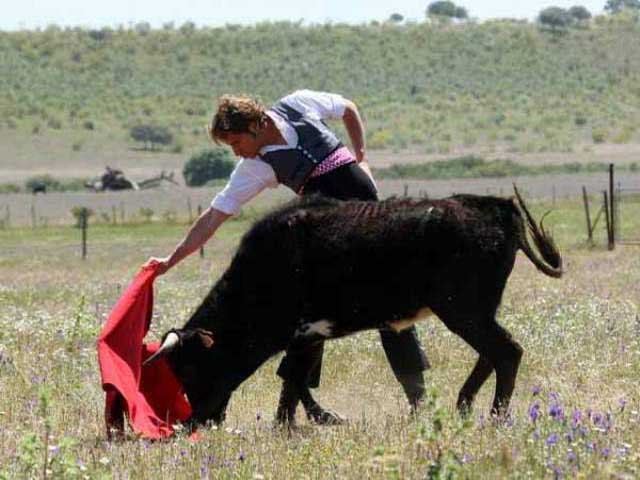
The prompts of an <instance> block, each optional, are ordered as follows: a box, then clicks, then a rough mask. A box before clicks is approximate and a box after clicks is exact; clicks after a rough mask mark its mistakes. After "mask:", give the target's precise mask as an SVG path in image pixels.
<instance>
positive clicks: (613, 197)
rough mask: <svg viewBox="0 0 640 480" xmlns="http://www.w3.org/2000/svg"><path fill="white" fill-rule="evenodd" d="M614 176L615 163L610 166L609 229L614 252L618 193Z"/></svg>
mask: <svg viewBox="0 0 640 480" xmlns="http://www.w3.org/2000/svg"><path fill="white" fill-rule="evenodd" d="M613 174H614V165H613V163H610V164H609V215H610V220H609V229H610V230H611V234H610V237H611V239H610V240H609V242H610V246H609V250H613V249H614V248H615V246H616V215H615V211H616V193H615V191H614V185H613Z"/></svg>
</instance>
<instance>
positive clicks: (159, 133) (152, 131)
mask: <svg viewBox="0 0 640 480" xmlns="http://www.w3.org/2000/svg"><path fill="white" fill-rule="evenodd" d="M129 135H130V136H131V138H133V139H134V140H135V141H137V142H143V143H144V149H145V150H148V149H151V150H154V149H155V146H156V144H159V145H169V144H170V143H171V142H172V141H173V135H172V134H171V132H170V131H169V129H168V128H167V127H161V126H158V125H135V126H133V127H131V130H129Z"/></svg>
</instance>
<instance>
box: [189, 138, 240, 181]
mask: <svg viewBox="0 0 640 480" xmlns="http://www.w3.org/2000/svg"><path fill="white" fill-rule="evenodd" d="M234 166H235V164H234V161H233V157H232V156H231V153H230V152H229V151H228V150H227V149H225V148H215V149H211V150H204V151H202V152H200V153H197V154H195V155H193V156H192V157H191V158H190V159H189V160H188V161H187V163H185V165H184V168H183V169H182V175H183V176H184V181H185V183H186V184H187V185H188V186H190V187H199V186H202V185H204V184H205V183H207V182H208V181H209V180H213V179H216V178H226V177H228V176H229V175H230V174H231V172H232V171H233V168H234Z"/></svg>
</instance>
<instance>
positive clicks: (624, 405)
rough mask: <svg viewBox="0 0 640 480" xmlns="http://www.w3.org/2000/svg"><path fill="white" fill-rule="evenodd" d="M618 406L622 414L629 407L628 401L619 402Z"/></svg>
mask: <svg viewBox="0 0 640 480" xmlns="http://www.w3.org/2000/svg"><path fill="white" fill-rule="evenodd" d="M618 405H619V406H620V413H622V412H624V407H626V406H627V401H626V400H625V399H624V398H621V399H620V400H618Z"/></svg>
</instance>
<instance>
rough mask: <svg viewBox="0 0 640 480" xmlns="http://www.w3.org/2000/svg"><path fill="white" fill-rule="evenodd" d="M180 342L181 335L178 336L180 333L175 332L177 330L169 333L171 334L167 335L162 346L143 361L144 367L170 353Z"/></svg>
mask: <svg viewBox="0 0 640 480" xmlns="http://www.w3.org/2000/svg"><path fill="white" fill-rule="evenodd" d="M179 343H180V337H178V334H177V333H175V332H171V333H169V335H167V338H165V339H164V342H162V345H160V348H158V350H156V353H154V354H153V355H151V356H150V357H149V358H147V359H146V360H145V361H144V362H143V364H142V366H143V367H148V366H149V365H151V364H152V363H153V362H155V361H156V360H158V359H159V358H160V357H163V356H165V355H166V354H167V353H169V352H171V351H172V350H174V349H175V348H176V347H177V346H178V344H179Z"/></svg>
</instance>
